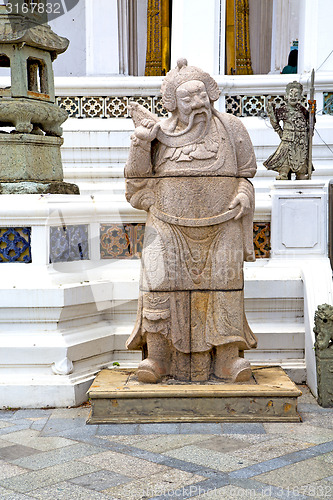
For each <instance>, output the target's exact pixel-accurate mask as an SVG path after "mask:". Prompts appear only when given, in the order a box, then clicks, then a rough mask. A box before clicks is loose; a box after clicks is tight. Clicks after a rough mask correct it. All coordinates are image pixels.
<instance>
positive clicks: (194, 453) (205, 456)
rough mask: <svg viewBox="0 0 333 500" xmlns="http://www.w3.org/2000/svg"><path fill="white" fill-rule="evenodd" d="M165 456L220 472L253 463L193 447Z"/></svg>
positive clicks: (167, 453)
mask: <svg viewBox="0 0 333 500" xmlns="http://www.w3.org/2000/svg"><path fill="white" fill-rule="evenodd" d="M165 455H167V456H169V457H173V458H178V459H179V460H185V461H188V462H192V463H195V464H198V465H201V466H202V467H210V468H212V469H216V470H219V471H222V472H231V471H234V470H237V469H241V468H243V467H246V466H248V465H251V464H252V463H254V462H252V461H250V460H243V459H239V458H233V457H232V456H231V455H230V454H228V453H219V452H217V451H214V450H207V449H203V448H199V447H198V446H193V445H189V446H184V447H183V448H178V449H177V450H170V451H168V452H166V453H165Z"/></svg>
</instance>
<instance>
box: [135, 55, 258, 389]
mask: <svg viewBox="0 0 333 500" xmlns="http://www.w3.org/2000/svg"><path fill="white" fill-rule="evenodd" d="M161 91H162V99H163V104H164V107H165V108H166V109H167V110H168V111H169V112H170V113H171V114H170V117H169V118H167V119H164V120H159V119H158V118H157V116H155V115H153V114H152V113H150V112H149V111H147V110H146V109H145V108H143V107H142V106H140V105H138V104H136V103H133V104H132V108H131V114H132V118H133V121H134V124H135V126H136V128H135V130H134V134H133V135H132V137H131V139H132V140H131V148H130V154H129V158H128V161H127V164H126V167H125V177H126V198H127V200H128V201H129V202H130V203H131V205H132V206H133V207H135V208H138V209H141V210H145V211H147V213H148V215H147V222H146V229H145V237H144V248H143V254H142V265H141V278H140V296H139V304H138V313H137V321H136V324H135V327H134V330H133V332H132V334H131V336H130V338H129V339H128V341H127V348H128V349H142V350H143V352H144V354H145V356H146V357H145V359H144V360H143V361H142V362H141V363H140V364H139V367H138V371H137V375H138V379H139V381H141V382H147V383H156V382H159V381H161V380H162V378H163V377H171V378H174V379H177V380H182V381H193V382H201V381H207V380H209V379H211V378H213V379H222V380H227V381H232V382H241V381H246V380H248V379H249V378H250V377H251V368H250V363H249V362H248V361H247V360H245V359H244V358H243V351H244V350H245V349H250V348H253V347H256V338H255V336H254V334H253V333H252V331H251V329H250V328H249V325H248V323H247V320H246V317H245V313H244V290H243V289H244V279H243V262H244V261H253V260H255V257H254V249H253V212H254V189H253V186H252V184H251V182H250V181H249V180H248V178H250V177H253V176H254V175H255V172H256V160H255V155H254V151H253V147H252V144H251V140H250V138H249V135H248V133H247V131H246V129H245V127H244V126H243V124H242V122H241V121H240V120H239V119H238V118H236V117H234V116H233V115H230V114H221V113H219V112H217V111H216V110H215V109H214V105H213V103H214V101H216V100H217V99H218V98H219V94H220V91H219V89H218V86H217V83H216V82H215V80H214V79H213V78H212V77H211V76H210V75H209V74H208V73H205V72H204V71H202V70H201V69H199V68H196V67H194V66H188V65H187V61H186V60H185V59H182V60H179V61H178V63H177V67H176V69H173V70H171V71H170V72H169V73H168V74H167V75H166V77H165V78H164V81H163V84H162V89H161Z"/></svg>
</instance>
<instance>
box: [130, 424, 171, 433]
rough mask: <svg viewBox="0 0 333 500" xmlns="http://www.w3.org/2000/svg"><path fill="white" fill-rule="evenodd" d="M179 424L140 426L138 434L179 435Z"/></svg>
mask: <svg viewBox="0 0 333 500" xmlns="http://www.w3.org/2000/svg"><path fill="white" fill-rule="evenodd" d="M180 425H181V424H141V425H139V434H179V431H180Z"/></svg>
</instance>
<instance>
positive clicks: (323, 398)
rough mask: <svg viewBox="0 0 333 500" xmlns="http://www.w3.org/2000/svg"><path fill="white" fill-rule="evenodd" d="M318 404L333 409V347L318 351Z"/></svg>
mask: <svg viewBox="0 0 333 500" xmlns="http://www.w3.org/2000/svg"><path fill="white" fill-rule="evenodd" d="M316 363H317V384H318V404H320V406H323V407H324V408H333V347H329V348H327V349H323V350H319V349H316Z"/></svg>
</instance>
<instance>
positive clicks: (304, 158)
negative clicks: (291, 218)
mask: <svg viewBox="0 0 333 500" xmlns="http://www.w3.org/2000/svg"><path fill="white" fill-rule="evenodd" d="M313 73H314V72H313ZM313 80H314V75H313V79H312V80H311V89H312V90H311V92H310V100H309V104H310V103H311V104H310V110H307V109H306V108H305V107H304V106H303V105H302V104H301V99H302V94H303V86H302V84H301V83H299V82H297V81H293V82H290V83H288V85H287V87H286V95H285V100H286V104H285V105H283V106H281V107H279V108H275V106H274V105H270V104H269V105H268V106H267V111H268V115H269V118H270V122H271V124H272V127H273V129H274V130H275V131H276V132H277V133H278V134H279V136H280V138H281V143H280V144H279V146H278V148H277V149H276V151H275V152H274V153H273V154H272V155H271V156H270V157H269V158H268V159H267V160H266V161H264V163H263V164H264V166H265V167H266V168H267V169H269V170H275V171H277V172H278V173H279V175H278V177H277V178H276V179H277V180H288V179H291V174H292V173H294V174H295V177H296V179H297V180H305V179H311V174H312V170H313V167H312V136H313V131H314V124H315V101H314V99H313V97H314V88H313V87H314V85H313ZM281 122H283V127H282V126H281V125H280V123H281Z"/></svg>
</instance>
